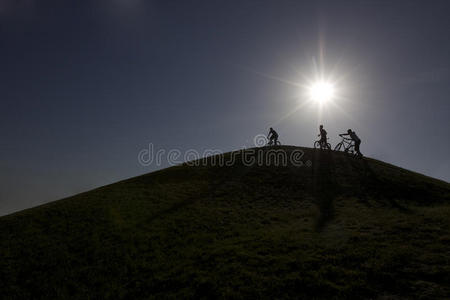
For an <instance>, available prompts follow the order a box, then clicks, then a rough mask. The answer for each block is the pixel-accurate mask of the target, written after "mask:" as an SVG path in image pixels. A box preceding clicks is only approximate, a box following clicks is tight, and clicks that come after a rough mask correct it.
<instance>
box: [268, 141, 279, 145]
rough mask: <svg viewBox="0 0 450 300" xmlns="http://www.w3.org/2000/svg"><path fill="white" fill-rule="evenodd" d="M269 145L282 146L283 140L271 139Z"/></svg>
mask: <svg viewBox="0 0 450 300" xmlns="http://www.w3.org/2000/svg"><path fill="white" fill-rule="evenodd" d="M267 146H281V142H280V141H279V140H276V141H275V140H269V141H268V142H267Z"/></svg>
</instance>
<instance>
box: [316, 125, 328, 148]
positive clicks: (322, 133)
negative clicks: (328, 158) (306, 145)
mask: <svg viewBox="0 0 450 300" xmlns="http://www.w3.org/2000/svg"><path fill="white" fill-rule="evenodd" d="M319 131H320V133H319V134H318V135H317V136H320V141H319V142H320V145H321V147H323V148H327V131H326V130H325V129H323V125H320V126H319Z"/></svg>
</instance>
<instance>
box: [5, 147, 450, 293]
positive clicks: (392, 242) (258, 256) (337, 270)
mask: <svg viewBox="0 0 450 300" xmlns="http://www.w3.org/2000/svg"><path fill="white" fill-rule="evenodd" d="M267 149H268V148H264V149H263V150H261V149H259V150H260V151H265V152H264V153H266V152H267ZM272 149H273V148H272ZM276 149H278V150H281V151H285V152H286V153H287V154H288V155H291V153H292V151H299V150H302V151H304V153H305V154H304V156H303V157H302V158H301V160H302V161H303V166H298V165H296V166H295V165H292V164H291V163H288V164H287V165H286V166H275V165H273V164H270V165H267V164H262V165H258V164H256V165H252V166H246V165H244V164H243V161H242V159H243V152H236V153H238V155H236V158H237V159H236V162H235V163H234V164H233V165H230V166H217V165H214V161H213V158H209V160H208V162H207V164H206V165H199V166H188V165H183V166H176V167H172V168H168V169H165V170H162V171H158V172H154V173H150V174H147V175H143V176H139V177H136V178H132V179H129V180H125V181H122V182H118V183H116V184H112V185H109V186H105V187H102V188H98V189H95V190H92V191H90V192H87V193H83V194H79V195H77V196H74V197H70V198H67V199H63V200H59V201H55V202H52V203H49V204H46V205H42V206H39V207H36V208H32V209H28V210H24V211H22V212H19V213H15V214H12V215H9V216H5V217H2V218H0V237H1V238H0V258H1V260H0V291H1V295H2V297H4V298H24V299H26V298H34V299H55V298H80V299H88V298H92V299H97V298H113V299H117V298H129V299H135V298H136V299H140V298H149V297H150V298H151V297H155V298H160V297H162V296H164V297H173V298H186V297H188V298H199V297H200V298H201V297H205V298H250V297H252V298H253V297H259V298H268V299H271V298H305V299H318V298H319V299H322V298H323V299H333V298H370V299H377V298H380V299H403V298H423V299H434V298H449V297H450V275H449V274H450V264H449V263H450V184H448V183H446V182H443V181H439V180H435V179H432V178H429V177H426V176H423V175H420V174H417V173H413V172H410V171H407V170H404V169H400V168H397V167H395V166H392V165H389V164H386V163H383V162H380V161H376V160H373V159H369V158H365V159H363V160H358V159H354V158H351V157H349V156H346V155H344V154H343V153H335V152H328V151H318V150H317V151H315V150H312V149H308V148H296V147H288V146H285V147H279V148H276ZM246 151H247V153H248V152H249V151H251V149H250V150H246ZM260 154H261V153H260ZM232 155H233V154H230V153H228V154H227V155H226V158H227V159H229V158H230V157H232ZM255 155H256V154H255ZM250 157H251V156H250ZM272 158H273V157H272ZM308 161H309V162H311V163H312V165H310V164H309V162H308ZM216 162H217V161H216Z"/></svg>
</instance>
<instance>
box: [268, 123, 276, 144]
mask: <svg viewBox="0 0 450 300" xmlns="http://www.w3.org/2000/svg"><path fill="white" fill-rule="evenodd" d="M267 138H268V139H269V145H275V146H276V145H277V143H278V133H277V132H276V131H275V130H273V128H272V127H270V129H269V135H268V136H267Z"/></svg>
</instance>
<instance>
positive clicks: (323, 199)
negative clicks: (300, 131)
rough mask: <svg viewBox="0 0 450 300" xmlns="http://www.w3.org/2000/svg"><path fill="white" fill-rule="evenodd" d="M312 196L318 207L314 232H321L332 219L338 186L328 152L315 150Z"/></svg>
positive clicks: (330, 155) (331, 159) (330, 154)
mask: <svg viewBox="0 0 450 300" xmlns="http://www.w3.org/2000/svg"><path fill="white" fill-rule="evenodd" d="M313 160H314V161H313V195H314V198H315V200H316V205H317V206H318V207H319V217H318V219H317V220H316V224H315V229H316V231H322V230H323V228H324V227H325V225H326V224H327V223H328V222H330V221H331V220H332V219H333V217H334V204H333V202H334V199H335V198H336V196H337V195H338V194H339V186H338V184H337V183H336V180H335V179H334V172H333V168H334V161H333V157H332V153H331V152H330V151H328V150H315V151H314V156H313Z"/></svg>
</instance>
